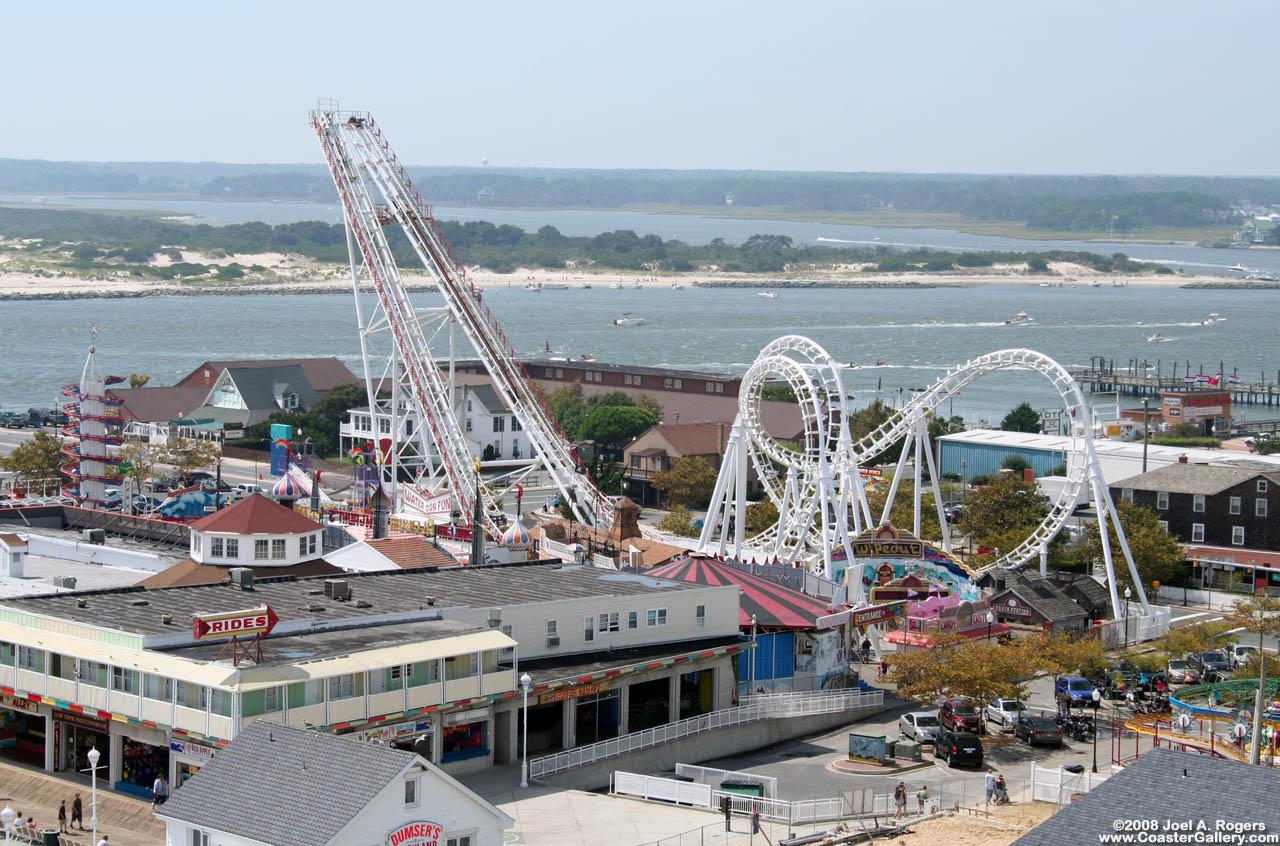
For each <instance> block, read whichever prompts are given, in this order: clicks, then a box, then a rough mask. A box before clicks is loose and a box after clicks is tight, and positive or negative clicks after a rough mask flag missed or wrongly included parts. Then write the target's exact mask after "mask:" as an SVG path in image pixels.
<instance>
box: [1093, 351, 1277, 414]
mask: <svg viewBox="0 0 1280 846" xmlns="http://www.w3.org/2000/svg"><path fill="white" fill-rule="evenodd" d="M1219 366H1220V365H1217V364H1215V365H1213V366H1212V367H1209V371H1210V372H1208V373H1206V374H1204V375H1206V376H1211V377H1213V376H1216V374H1217V373H1219V372H1220V371H1219V370H1218V367H1219ZM1175 367H1176V370H1175V371H1174V373H1175V374H1181V375H1171V374H1170V373H1167V372H1165V373H1161V372H1160V370H1157V369H1149V368H1147V367H1144V366H1143V364H1142V363H1137V362H1130V363H1129V364H1128V365H1126V366H1124V367H1122V368H1116V367H1114V366H1111V365H1109V364H1107V363H1105V362H1101V361H1100V360H1097V359H1095V363H1094V364H1093V365H1092V366H1090V367H1086V368H1080V369H1077V370H1073V371H1072V373H1071V376H1072V378H1073V379H1075V380H1076V381H1077V382H1079V383H1080V384H1081V385H1082V386H1084V388H1085V390H1087V391H1089V392H1090V393H1095V394H1096V393H1103V392H1111V391H1115V392H1117V393H1121V394H1126V395H1129V396H1135V397H1141V396H1156V395H1158V394H1160V393H1161V392H1173V393H1192V392H1195V391H1204V390H1215V391H1218V390H1221V391H1228V392H1229V393H1230V394H1231V402H1232V403H1234V404H1236V405H1275V406H1280V383H1278V382H1272V381H1265V380H1262V379H1259V380H1257V381H1247V380H1245V379H1243V378H1240V379H1239V381H1237V382H1231V381H1230V378H1231V377H1230V376H1229V377H1228V378H1227V379H1226V380H1223V381H1222V382H1221V383H1220V384H1218V385H1213V384H1210V383H1207V382H1203V381H1201V382H1188V381H1187V378H1188V377H1187V375H1186V372H1187V371H1186V366H1185V365H1184V364H1182V363H1178V364H1177V365H1175ZM1198 375H1200V372H1199V371H1197V372H1195V373H1192V374H1191V376H1192V377H1195V376H1198ZM1259 375H1261V374H1259ZM1277 376H1280V373H1277ZM1237 378H1238V377H1237Z"/></svg>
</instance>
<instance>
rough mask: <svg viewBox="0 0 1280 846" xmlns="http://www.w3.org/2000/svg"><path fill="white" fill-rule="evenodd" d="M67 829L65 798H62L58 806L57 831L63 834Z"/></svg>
mask: <svg viewBox="0 0 1280 846" xmlns="http://www.w3.org/2000/svg"><path fill="white" fill-rule="evenodd" d="M66 830H67V800H66V799H63V800H62V804H61V805H59V806H58V833H59V834H63V833H65V832H66Z"/></svg>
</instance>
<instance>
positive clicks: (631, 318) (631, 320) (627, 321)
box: [613, 312, 644, 326]
mask: <svg viewBox="0 0 1280 846" xmlns="http://www.w3.org/2000/svg"><path fill="white" fill-rule="evenodd" d="M643 324H644V318H643V317H636V316H635V315H633V314H631V313H630V312H627V313H626V314H624V315H622V317H619V318H616V319H615V320H614V321H613V325H614V326H641V325H643Z"/></svg>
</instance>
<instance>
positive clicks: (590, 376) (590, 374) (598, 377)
mask: <svg viewBox="0 0 1280 846" xmlns="http://www.w3.org/2000/svg"><path fill="white" fill-rule="evenodd" d="M583 375H584V376H585V377H586V379H587V381H588V382H603V381H604V374H603V373H601V372H599V371H598V370H588V371H586V372H585V373H584V374H583Z"/></svg>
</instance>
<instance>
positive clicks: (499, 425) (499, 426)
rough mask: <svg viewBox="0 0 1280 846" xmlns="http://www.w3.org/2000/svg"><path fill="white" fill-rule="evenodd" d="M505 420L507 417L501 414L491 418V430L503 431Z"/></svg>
mask: <svg viewBox="0 0 1280 846" xmlns="http://www.w3.org/2000/svg"><path fill="white" fill-rule="evenodd" d="M506 420H507V418H505V417H503V416H502V415H498V416H497V417H495V418H493V431H495V432H501V431H504V430H505V429H506Z"/></svg>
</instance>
